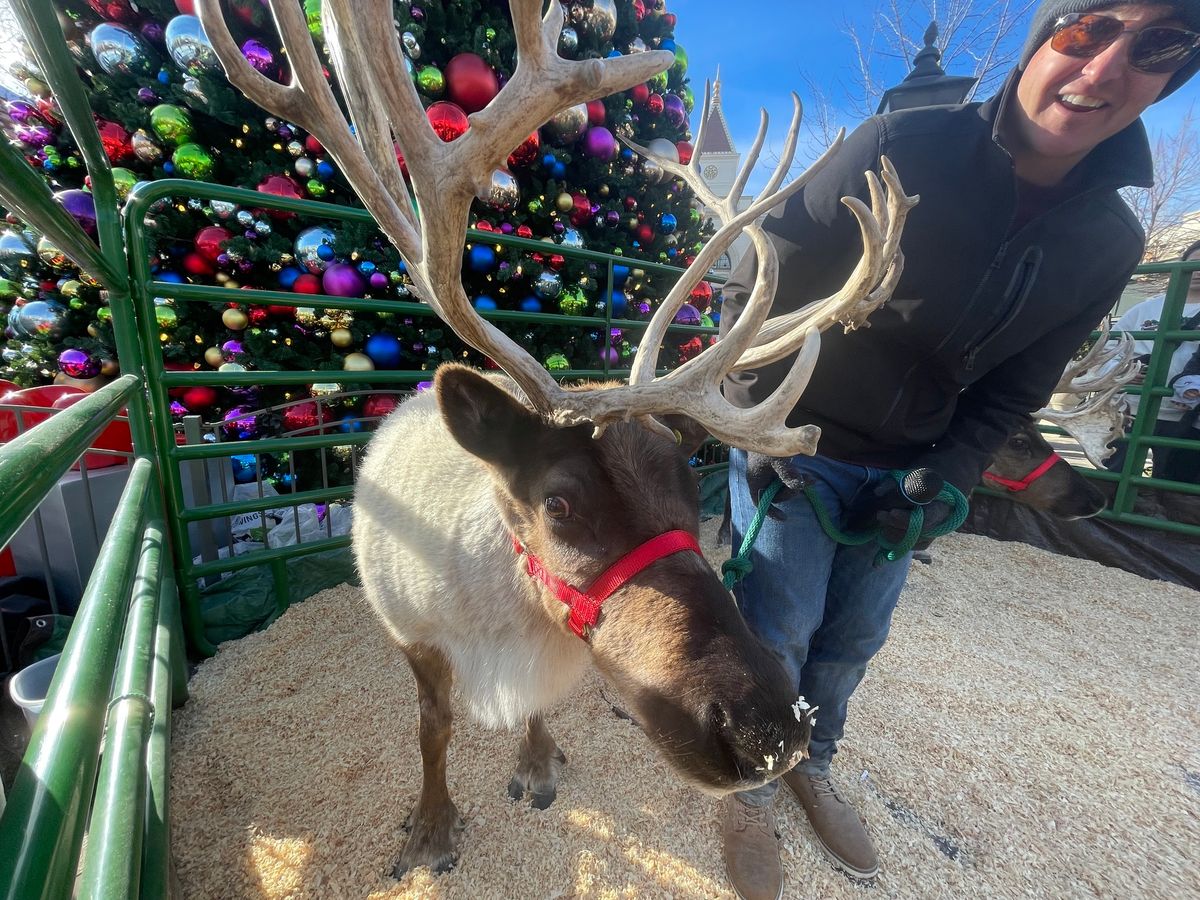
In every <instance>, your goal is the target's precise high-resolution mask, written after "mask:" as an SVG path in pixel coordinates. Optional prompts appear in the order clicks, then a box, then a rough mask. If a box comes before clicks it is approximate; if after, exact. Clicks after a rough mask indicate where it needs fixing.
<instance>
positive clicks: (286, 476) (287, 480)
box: [275, 472, 296, 491]
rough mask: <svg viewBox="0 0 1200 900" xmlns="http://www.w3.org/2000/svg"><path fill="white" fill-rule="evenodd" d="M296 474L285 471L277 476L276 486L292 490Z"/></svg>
mask: <svg viewBox="0 0 1200 900" xmlns="http://www.w3.org/2000/svg"><path fill="white" fill-rule="evenodd" d="M295 483H296V476H294V475H293V474H292V473H291V472H284V473H283V474H282V475H277V476H275V487H277V488H283V489H284V490H287V491H290V490H292V488H293V487H294V486H295Z"/></svg>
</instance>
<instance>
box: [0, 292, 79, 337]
mask: <svg viewBox="0 0 1200 900" xmlns="http://www.w3.org/2000/svg"><path fill="white" fill-rule="evenodd" d="M13 313H16V314H17V321H16V323H15V327H13V330H14V331H15V332H16V333H17V337H40V338H49V339H50V340H57V339H58V338H59V337H61V336H62V331H63V320H64V319H66V317H67V308H66V307H65V306H63V305H62V304H61V303H55V302H54V301H52V300H34V301H32V302H31V303H26V304H25V305H24V306H19V307H17V308H16V309H14V310H13ZM8 324H9V325H10V326H13V325H14V323H13V316H12V313H10V314H9V317H8Z"/></svg>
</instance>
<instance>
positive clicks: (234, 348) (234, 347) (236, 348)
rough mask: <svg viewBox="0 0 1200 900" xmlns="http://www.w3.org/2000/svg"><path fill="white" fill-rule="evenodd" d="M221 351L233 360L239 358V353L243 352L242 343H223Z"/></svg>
mask: <svg viewBox="0 0 1200 900" xmlns="http://www.w3.org/2000/svg"><path fill="white" fill-rule="evenodd" d="M221 350H222V351H223V352H224V353H225V355H226V356H228V357H230V358H231V359H232V358H233V357H234V356H237V355H238V354H239V353H241V352H242V342H241V341H226V342H225V343H223V344H222V345H221Z"/></svg>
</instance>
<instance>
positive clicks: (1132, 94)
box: [721, 0, 1200, 900]
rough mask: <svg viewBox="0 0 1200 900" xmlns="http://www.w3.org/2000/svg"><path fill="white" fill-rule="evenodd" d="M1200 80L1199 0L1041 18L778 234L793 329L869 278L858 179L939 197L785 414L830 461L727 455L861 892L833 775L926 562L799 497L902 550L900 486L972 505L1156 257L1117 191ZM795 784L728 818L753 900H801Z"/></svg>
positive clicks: (752, 387)
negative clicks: (974, 84)
mask: <svg viewBox="0 0 1200 900" xmlns="http://www.w3.org/2000/svg"><path fill="white" fill-rule="evenodd" d="M1197 68H1200V0H1173V2H1164V3H1116V4H1114V3H1102V2H1101V3H1097V2H1090V3H1089V2H1086V0H1085V2H1081V0H1075V2H1043V3H1042V4H1041V6H1040V7H1039V8H1038V10H1037V12H1036V14H1035V16H1034V20H1033V24H1032V27H1031V30H1030V36H1029V40H1028V41H1027V43H1026V45H1025V48H1024V51H1023V53H1022V57H1021V63H1020V65H1019V66H1018V68H1017V69H1016V70H1014V71H1013V73H1012V75H1011V76H1010V77H1009V79H1008V80H1007V82H1006V83H1005V85H1004V87H1003V89H1002V90H1001V92H1000V93H999V94H998V95H997V96H996V97H993V98H992V99H990V100H988V101H987V102H984V103H970V104H966V105H963V106H956V107H937V108H926V109H915V110H903V111H900V112H895V113H890V114H888V115H884V116H876V117H874V118H872V119H869V120H868V121H867V122H865V123H863V125H862V126H860V127H859V128H858V129H856V130H855V132H854V133H853V134H852V135H851V136H850V137H849V138H848V139H847V140H846V142H845V144H844V145H843V147H842V149H841V151H840V152H839V153H838V154H837V155H836V157H835V158H834V159H833V161H832V162H831V163H830V164H829V165H828V166H826V168H824V169H822V170H821V171H820V172H819V173H818V174H817V175H815V176H814V177H813V178H812V180H811V181H810V182H809V183H808V184H807V185H806V186H805V187H804V189H803V190H802V191H801V192H800V193H798V194H796V195H795V196H794V197H792V198H791V199H790V200H789V201H788V202H787V203H786V204H785V206H784V207H783V208H781V209H777V210H776V211H775V212H773V213H772V214H771V215H770V216H768V218H767V219H766V221H765V228H766V230H767V231H768V233H769V234H770V236H771V239H772V242H773V243H774V244H775V247H776V249H777V250H778V253H779V265H780V276H779V288H778V290H777V292H776V296H775V302H774V307H773V309H772V315H780V314H783V313H787V312H790V311H792V310H795V309H799V308H800V307H801V306H803V305H804V304H806V303H808V302H810V301H812V300H814V299H818V298H820V297H824V296H826V295H828V294H829V293H831V292H832V291H834V290H837V288H838V287H839V286H840V285H841V284H842V283H843V282H844V280H845V279H846V277H847V275H848V274H849V273H850V271H851V269H852V268H853V266H854V265H855V263H856V262H857V261H858V257H859V254H860V243H861V242H860V239H859V237H858V226H857V224H856V222H855V220H854V217H853V216H852V215H850V214H849V212H848V211H847V209H846V207H845V206H844V205H843V204H842V203H841V198H842V197H844V196H847V195H852V196H857V197H860V198H862V199H864V200H867V199H869V197H868V193H867V187H866V179H865V178H864V176H863V173H864V172H866V171H868V170H869V171H876V172H877V171H879V168H880V158H881V157H883V156H887V157H888V158H889V159H890V160H891V161H892V163H893V164H894V165H895V166H896V169H897V170H898V172H899V174H900V178H901V180H902V181H903V183H904V188H905V191H906V192H907V193H910V194H912V193H916V194H919V195H920V197H921V202H920V203H919V204H918V205H917V207H916V208H915V209H914V210H912V212H911V213H910V214H909V217H908V222H907V225H906V228H905V231H904V237H903V241H902V249H903V251H904V256H905V268H904V272H903V274H902V276H901V278H900V280H899V282H898V284H897V286H896V289H895V290H894V291H893V294H892V299H891V300H890V301H889V302H888V303H887V304H885V305H884V306H883V307H882V308H881V309H879V310H878V311H877V312H875V313H874V314H873V315H872V316H871V319H870V320H869V321H868V323H867V325H868V327H866V328H861V329H858V330H857V331H853V332H850V333H848V334H844V333H841V332H839V331H836V330H831V331H829V332H826V333H825V334H824V335H823V336H822V339H821V354H820V358H819V360H818V362H817V367H816V370H815V371H814V373H813V376H812V379H811V380H810V381H809V384H808V387H807V389H806V390H805V393H804V395H803V396H802V397H801V398H800V401H799V403H798V404H797V406H796V408H795V409H794V410H793V412H792V414H791V415H790V416H789V424H793V425H799V424H804V423H810V422H811V423H815V424H817V425H820V426H821V429H822V436H821V441H820V443H819V445H818V448H817V455H816V456H813V457H808V456H798V457H794V458H792V459H771V458H767V457H762V456H757V455H755V454H749V455H747V454H746V453H743V452H741V451H739V450H735V451H733V452H732V453H731V455H730V482H729V484H730V495H731V501H732V511H733V524H734V531H735V534H734V541H733V546H734V547H737V546H739V545H740V543H741V537H742V535H744V534H745V533H746V530H747V529H748V527H749V526H750V523H751V521H752V519H753V517H754V513H755V506H756V501H757V500H758V495H759V492H761V491H762V490H763V489H764V488H765V487H766V486H767V485H768V484H770V483H771V482H773V481H774V480H775V479H779V480H781V481H782V482H783V484H784V489H783V490H782V491H781V492H780V493H779V494H777V495H776V507H777V508H776V510H775V515H774V516H772V517H771V518H769V519H767V521H766V523H765V524H764V526H763V528H762V530H761V531H760V532H759V534H758V538H757V541H756V543H755V545H754V551H753V555H752V557H751V562H752V563H753V571H752V572H751V573H750V574H749V576H748V577H747V578H746V579H745V580H744V581H743V582H742V583H741V584H740V585H739V586H738V587H737V589H736V591H735V593H736V596H737V599H738V603H739V605H740V607H741V609H742V612H743V614H744V615H745V617H746V620H747V622H748V623H749V624H750V626H751V628H753V629H754V630H755V632H756V633H757V634H758V635H759V637H760V638H762V639H763V641H764V642H765V643H766V644H767V645H768V646H769V647H771V648H772V649H773V650H774V652H775V653H776V654H777V655H778V656H779V657H780V658H781V659H782V660H783V662H784V666H785V668H786V670H787V671H788V672H789V674H790V676H791V677H792V678H793V679H794V680H795V685H794V687H795V688H797V689H798V690H799V692H800V694H802V695H803V696H804V697H805V698H806V699H807V700H808V701H809V702H810V703H812V704H813V705H816V706H819V707H820V709H819V711H818V712H817V713H816V724H815V726H814V727H813V732H812V744H811V747H810V754H811V755H810V758H809V759H808V760H807V761H805V762H804V763H802V764H801V765H800V767H798V768H797V769H794V770H792V771H791V772H789V773H787V774H786V775H784V776H783V777H782V778H781V779H780V780H781V781H782V782H783V783H785V784H787V786H788V787H789V789H790V793H793V794H794V795H795V796H796V798H797V799H798V800H799V801H800V803H801V805H802V806H803V808H804V810H805V813H806V814H807V816H808V820H809V822H810V824H811V825H812V828H813V832H814V835H815V837H816V840H817V843H818V845H819V846H820V847H821V848H822V849H823V850H824V851H825V853H826V854H827V855H828V856H829V857H830V858H831V859H832V860H833V862H834V863H835V864H836V865H837V866H839V867H840V868H842V869H843V870H844V871H846V872H847V873H848V874H850V875H851V876H853V877H856V878H870V877H873V876H874V875H875V873H876V872H877V871H878V868H879V861H878V859H877V856H876V853H875V849H874V847H873V846H872V842H871V839H870V836H869V834H868V832H867V830H866V828H865V827H864V825H863V824H862V822H861V820H860V819H859V816H858V814H857V812H856V811H855V810H854V809H853V808H852V807H851V806H850V804H849V803H848V802H847V800H846V798H845V796H844V795H843V794H842V793H841V792H840V791H839V790H838V788H837V786H836V785H835V783H834V782H833V780H832V778H831V774H830V762H831V761H832V759H833V756H834V754H835V753H836V750H837V742H838V741H839V740H841V738H842V734H843V728H844V725H845V721H846V712H847V703H848V701H849V699H850V696H851V694H852V693H853V692H854V690H855V688H856V687H857V686H858V684H859V682H860V681H861V679H862V677H863V675H864V673H865V672H866V668H867V663H868V661H869V660H870V659H871V658H872V657H873V656H874V655H875V653H877V652H878V651H879V649H880V647H882V646H883V643H884V641H885V639H886V637H887V633H888V629H889V627H890V623H891V616H892V611H893V609H894V608H895V605H896V600H897V598H898V597H899V594H900V590H901V588H902V587H903V585H904V581H905V578H906V576H907V572H908V565H909V557H902V558H901V559H900V560H899V561H897V562H893V563H886V564H883V565H876V564H875V559H876V551H877V550H878V549H879V548H878V546H876V545H872V544H865V545H861V546H847V545H844V544H840V543H838V542H837V541H836V540H835V539H834V538H832V537H830V536H829V535H828V534H827V532H826V531H825V529H824V528H823V527H822V525H821V522H820V520H819V519H818V516H817V514H816V512H815V510H814V507H813V506H812V504H811V503H810V501H809V499H808V496H807V495H806V492H805V491H804V490H802V487H805V486H806V487H807V488H808V489H809V491H810V492H812V493H814V494H815V495H816V496H817V497H819V498H820V502H821V505H822V506H823V507H824V513H825V514H827V515H828V517H829V519H830V520H832V522H833V524H834V525H835V526H836V527H837V528H839V529H841V530H842V531H847V530H860V529H862V528H864V527H865V525H866V524H867V523H876V524H878V525H879V526H880V528H881V529H882V533H883V535H884V536H885V537H886V538H888V539H889V540H891V541H892V543H893V544H895V543H899V538H900V536H902V535H903V534H904V533H905V530H906V528H907V526H908V524H909V521H910V519H911V518H912V513H913V510H914V509H915V508H916V505H917V504H916V503H915V502H914V499H913V498H912V492H911V491H908V492H906V490H905V489H904V486H905V485H906V484H908V480H904V481H898V480H897V479H896V478H895V477H893V475H892V472H894V471H900V472H903V471H904V470H911V469H917V468H920V469H925V470H932V474H930V473H929V472H926V473H922V476H923V477H924V478H925V479H926V484H933V483H940V482H941V481H942V480H944V481H947V482H949V483H951V484H953V485H955V486H956V487H958V488H959V489H960V490H961V491H963V492H964V493H969V492H970V490H971V489H972V488H973V487H974V486H975V484H976V483H977V482H978V480H979V476H980V474H981V473H982V472H983V470H984V468H985V467H986V466H987V464H988V460H989V459H990V457H991V455H992V453H993V452H994V451H995V450H996V449H997V448H998V447H999V446H1000V444H1001V443H1002V442H1003V441H1004V440H1005V438H1006V437H1007V436H1008V434H1009V433H1010V432H1011V431H1012V430H1013V429H1014V428H1015V427H1016V426H1017V424H1018V423H1019V422H1020V421H1021V420H1022V417H1023V416H1025V415H1026V414H1028V413H1030V412H1032V411H1034V410H1036V409H1038V408H1040V407H1042V406H1044V405H1045V403H1046V401H1047V400H1048V399H1049V396H1050V393H1051V391H1052V390H1053V388H1054V386H1055V383H1056V382H1057V380H1058V376H1059V374H1060V373H1061V372H1062V370H1063V367H1064V365H1065V364H1066V362H1067V361H1068V360H1069V359H1070V357H1071V355H1072V354H1073V353H1074V351H1075V350H1077V349H1078V348H1079V347H1080V345H1081V344H1082V343H1083V341H1084V340H1085V338H1086V337H1087V334H1088V332H1089V331H1091V329H1092V328H1093V327H1095V326H1096V325H1097V324H1098V323H1099V322H1100V320H1101V319H1102V317H1103V316H1104V315H1105V314H1107V313H1108V312H1109V311H1110V310H1111V308H1112V307H1113V305H1114V304H1115V302H1116V300H1117V298H1118V297H1119V296H1120V293H1121V291H1122V289H1123V288H1124V286H1125V284H1126V282H1127V281H1128V279H1129V276H1130V274H1131V273H1132V272H1133V269H1134V267H1135V266H1136V265H1137V263H1138V262H1139V261H1140V259H1141V256H1142V252H1143V245H1144V235H1143V234H1142V230H1141V228H1140V227H1139V225H1138V223H1137V220H1136V219H1135V218H1134V216H1133V214H1132V213H1131V212H1130V211H1129V209H1128V208H1127V207H1126V205H1125V204H1124V202H1122V200H1121V198H1120V196H1119V194H1118V191H1119V190H1120V189H1121V188H1123V187H1125V186H1127V185H1136V186H1142V187H1145V186H1149V185H1150V184H1151V183H1152V179H1153V171H1152V168H1153V167H1152V162H1151V155H1150V147H1149V143H1148V141H1147V138H1146V132H1145V129H1144V128H1143V126H1142V123H1141V121H1140V119H1139V117H1140V116H1141V114H1142V112H1143V111H1144V110H1145V109H1146V108H1147V107H1148V106H1149V105H1150V104H1152V103H1154V102H1155V101H1157V100H1159V99H1161V98H1162V97H1165V96H1167V95H1168V94H1170V93H1172V92H1173V91H1176V90H1178V89H1179V88H1180V87H1181V86H1182V85H1183V84H1184V83H1185V82H1186V81H1187V80H1188V79H1189V78H1190V77H1191V76H1192V75H1193V74H1195V72H1196V70H1197ZM755 271H756V260H755V259H754V256H753V254H749V255H748V258H746V259H744V260H743V261H742V263H741V264H740V265H739V268H738V270H737V271H735V272H734V274H733V276H732V277H731V279H730V280H729V282H728V284H726V286H725V292H724V293H725V306H724V309H723V316H722V322H721V327H722V329H723V330H726V331H727V330H728V329H729V327H731V326H732V324H733V323H734V322H735V321H736V320H737V317H738V314H739V313H740V312H741V310H742V308H743V306H744V304H745V302H746V299H747V296H748V290H749V287H750V284H751V283H752V280H753V277H754V273H755ZM791 365H792V360H791V359H787V360H783V361H781V362H779V363H776V364H773V365H771V366H767V367H764V368H762V369H758V370H755V371H751V372H744V373H738V374H735V375H733V376H730V378H729V379H728V381H727V383H726V385H725V393H726V396H727V397H729V399H730V400H731V401H732V402H734V403H736V404H738V405H740V406H751V405H754V404H757V403H758V402H760V401H762V400H763V399H765V398H766V397H767V396H769V395H770V394H771V392H773V391H774V390H775V388H776V387H778V386H779V384H780V382H781V380H782V378H783V375H784V374H785V373H786V372H787V371H788V370H789V369H790V367H791ZM916 499H918V500H919V499H922V498H920V497H917V498H916ZM948 512H949V510H948V508H947V506H946V504H943V503H939V502H937V501H934V502H933V503H930V504H928V505H926V506H924V522H925V527H926V529H927V530H928V529H929V528H931V527H932V526H933V525H936V524H937V523H940V522H942V521H945V519H946V517H947V515H948ZM896 727H903V726H902V724H901V723H899V722H898V723H896ZM929 764H930V765H933V764H935V763H934V761H933V760H930V761H929ZM880 777H884V778H886V775H885V774H883V773H881V775H880ZM778 784H779V782H774V783H772V784H770V785H767V786H765V787H763V788H759V789H758V790H756V791H752V792H748V793H745V794H738V795H735V796H734V797H731V798H729V799H728V800H726V805H725V810H724V819H723V823H722V834H723V840H724V852H725V863H726V868H727V870H728V873H729V877H730V880H731V882H732V884H733V886H734V888H735V889H736V890H737V892H738V894H739V895H740V896H741V897H743V898H746V900H760V898H762V900H774V898H776V897H778V896H779V895H780V893H781V892H782V889H783V876H782V869H781V867H780V864H779V851H778V845H777V840H776V836H775V826H774V819H773V815H772V812H771V804H772V802H773V800H774V797H775V793H776V790H777V786H778ZM910 799H915V798H910Z"/></svg>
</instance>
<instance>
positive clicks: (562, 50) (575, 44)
mask: <svg viewBox="0 0 1200 900" xmlns="http://www.w3.org/2000/svg"><path fill="white" fill-rule="evenodd" d="M578 49H579V32H578V31H576V30H575V29H574V28H572V27H571V26H570V25H567V26H566V27H564V28H563V30H562V33H561V34H560V35H559V36H558V53H559V55H560V56H566V57H572V56H574V55H575V51H576V50H578Z"/></svg>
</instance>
